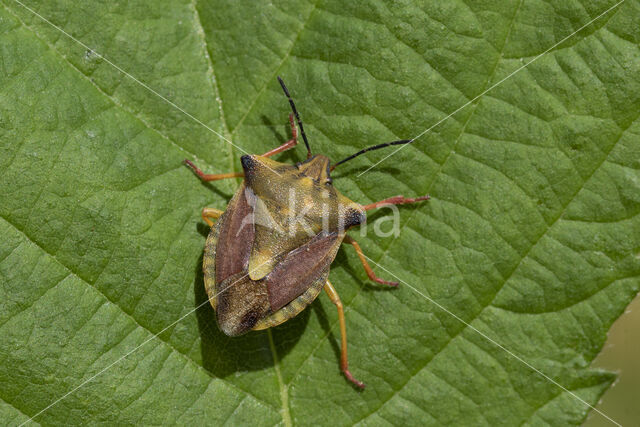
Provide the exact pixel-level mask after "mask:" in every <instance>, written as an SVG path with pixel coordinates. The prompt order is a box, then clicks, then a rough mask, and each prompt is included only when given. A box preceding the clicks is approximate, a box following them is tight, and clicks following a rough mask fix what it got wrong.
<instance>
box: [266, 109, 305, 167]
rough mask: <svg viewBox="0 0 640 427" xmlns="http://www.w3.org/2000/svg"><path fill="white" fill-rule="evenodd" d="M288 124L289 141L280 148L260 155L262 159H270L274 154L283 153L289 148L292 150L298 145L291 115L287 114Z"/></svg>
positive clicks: (296, 131)
mask: <svg viewBox="0 0 640 427" xmlns="http://www.w3.org/2000/svg"><path fill="white" fill-rule="evenodd" d="M289 124H290V125H291V139H290V140H288V141H287V142H285V143H284V144H282V145H281V146H279V147H276V148H274V149H273V150H271V151H267V152H266V153H264V154H263V155H262V157H270V156H273V155H274V154H278V153H282V152H283V151H286V150H288V149H289V148H293V147H295V146H296V145H297V144H298V129H296V125H295V123H294V122H293V114H291V113H290V114H289Z"/></svg>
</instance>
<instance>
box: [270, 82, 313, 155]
mask: <svg viewBox="0 0 640 427" xmlns="http://www.w3.org/2000/svg"><path fill="white" fill-rule="evenodd" d="M278 82H280V86H282V90H283V91H284V94H285V95H287V98H288V99H289V104H291V109H292V110H293V114H294V115H295V116H296V120H297V121H298V127H299V128H300V134H301V135H302V139H303V141H304V145H306V146H307V159H308V158H310V157H311V148H310V147H309V141H308V140H307V135H306V134H305V133H304V128H303V127H302V120H300V115H299V114H298V110H297V109H296V104H294V103H293V99H291V95H289V91H288V90H287V87H286V86H285V85H284V82H283V81H282V79H281V78H280V76H278Z"/></svg>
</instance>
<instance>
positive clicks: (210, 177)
mask: <svg viewBox="0 0 640 427" xmlns="http://www.w3.org/2000/svg"><path fill="white" fill-rule="evenodd" d="M184 162H185V164H186V165H187V166H189V167H190V168H191V169H193V171H194V172H195V173H196V175H198V176H199V177H200V179H201V180H203V181H217V180H219V179H227V178H242V177H244V173H243V172H229V173H204V172H202V171H201V170H200V169H199V168H198V167H197V166H196V165H194V164H193V162H192V161H191V160H187V159H184Z"/></svg>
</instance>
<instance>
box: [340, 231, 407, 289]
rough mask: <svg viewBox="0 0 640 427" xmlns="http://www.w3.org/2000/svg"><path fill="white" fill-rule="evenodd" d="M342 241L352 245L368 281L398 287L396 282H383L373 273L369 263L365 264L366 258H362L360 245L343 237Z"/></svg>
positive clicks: (362, 253)
mask: <svg viewBox="0 0 640 427" xmlns="http://www.w3.org/2000/svg"><path fill="white" fill-rule="evenodd" d="M343 241H344V242H345V243H349V244H350V245H353V248H354V249H355V250H356V253H357V254H358V258H360V262H361V263H362V266H363V267H364V271H366V272H367V276H369V279H371V280H373V281H374V282H378V283H380V284H383V285H387V286H393V287H398V282H390V281H388V280H384V279H381V278H379V277H378V276H376V273H374V272H373V270H372V269H371V267H370V266H369V263H368V262H367V257H365V256H364V252H362V248H360V245H359V244H358V242H356V241H355V240H353V239H352V238H351V237H349V236H345V237H344V240H343Z"/></svg>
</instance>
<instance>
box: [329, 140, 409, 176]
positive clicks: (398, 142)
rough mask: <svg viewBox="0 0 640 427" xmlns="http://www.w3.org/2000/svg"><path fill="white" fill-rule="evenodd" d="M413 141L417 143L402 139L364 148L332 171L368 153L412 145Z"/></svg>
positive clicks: (340, 162)
mask: <svg viewBox="0 0 640 427" xmlns="http://www.w3.org/2000/svg"><path fill="white" fill-rule="evenodd" d="M413 141H415V140H414V139H400V140H398V141H392V142H385V143H384V144H378V145H372V146H371V147H367V148H363V149H362V150H360V151H358V152H357V153H355V154H352V155H350V156H349V157H347V158H346V159H342V160H340V161H339V162H338V163H336V164H334V165H333V166H331V170H333V169H335V167H336V166H338V165H340V164H342V163H344V162H348V161H349V160H351V159H355V158H356V157H358V156H359V155H360V154H364V153H366V152H367V151H373V150H378V149H380V148H384V147H391V146H392V145H403V144H411V143H412V142H413Z"/></svg>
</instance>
